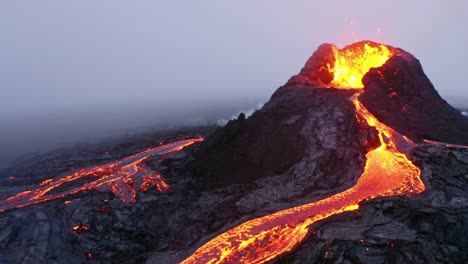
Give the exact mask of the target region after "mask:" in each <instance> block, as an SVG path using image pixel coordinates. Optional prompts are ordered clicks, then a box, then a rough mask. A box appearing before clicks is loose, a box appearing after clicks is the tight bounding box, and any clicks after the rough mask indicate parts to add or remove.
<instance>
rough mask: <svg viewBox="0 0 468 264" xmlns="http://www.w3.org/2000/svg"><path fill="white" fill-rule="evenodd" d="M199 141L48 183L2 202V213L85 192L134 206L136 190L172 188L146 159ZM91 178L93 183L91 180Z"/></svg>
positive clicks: (147, 152)
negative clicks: (111, 195)
mask: <svg viewBox="0 0 468 264" xmlns="http://www.w3.org/2000/svg"><path fill="white" fill-rule="evenodd" d="M200 141H203V138H201V137H199V138H193V139H186V140H180V141H176V142H172V143H169V144H165V145H162V146H158V147H155V148H150V149H147V150H145V151H142V152H140V153H137V154H135V155H132V156H129V157H126V158H124V159H122V160H118V161H115V162H111V163H107V164H103V165H99V166H93V167H89V168H84V169H81V170H78V171H76V172H74V173H71V174H69V175H65V176H62V177H59V178H58V179H48V180H45V181H43V182H42V183H41V184H40V185H39V187H38V188H37V189H34V190H29V191H24V192H21V193H18V194H17V195H15V196H13V197H10V198H7V199H5V200H2V201H0V212H2V211H5V210H10V209H15V208H21V207H25V206H28V205H33V204H38V203H42V202H46V201H50V200H54V199H58V198H62V197H64V196H66V195H72V194H76V193H79V192H81V191H84V190H98V191H112V192H113V193H114V194H115V195H116V196H117V197H118V198H120V199H121V200H122V201H124V202H128V203H133V202H135V201H136V194H137V191H142V192H144V191H146V190H148V189H149V188H150V187H152V186H154V187H156V188H157V189H158V190H159V191H166V190H168V189H169V185H168V184H167V183H166V181H165V179H164V178H163V177H162V176H161V175H160V174H159V173H157V172H154V171H152V170H151V169H149V168H147V167H146V166H145V165H144V161H145V160H146V159H148V158H149V157H151V156H154V155H164V154H168V153H171V152H175V151H179V150H181V149H183V148H185V147H187V146H189V145H192V144H194V143H196V142H200ZM85 179H88V181H86V182H85V183H83V184H82V185H81V186H78V187H74V188H72V189H68V190H63V189H66V188H63V187H64V185H65V184H69V183H77V182H79V181H80V180H85ZM89 179H92V180H91V181H89ZM60 187H62V188H60ZM61 189H62V190H61Z"/></svg>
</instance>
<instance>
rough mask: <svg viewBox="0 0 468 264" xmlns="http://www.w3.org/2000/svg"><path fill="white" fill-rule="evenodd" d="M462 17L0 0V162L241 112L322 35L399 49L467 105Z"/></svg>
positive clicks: (382, 7)
mask: <svg viewBox="0 0 468 264" xmlns="http://www.w3.org/2000/svg"><path fill="white" fill-rule="evenodd" d="M466 25H468V4H466V1H427V0H426V1H422V0H421V1H387V2H380V1H379V2H377V1H352V2H351V1H346V2H345V1H306V0H303V1H279V0H269V1H266V0H262V1H251V0H250V1H247V0H237V1H230V2H227V1H206V0H198V1H155V0H152V1H150V0H147V1H123V0H112V1H111V0H102V1H95V0H80V1H73V2H72V1H60V0H41V1H2V2H1V3H0V38H1V44H0V167H2V166H6V165H7V164H8V163H9V162H11V160H13V159H14V158H15V157H17V156H18V155H21V154H25V153H28V152H33V151H45V150H50V149H53V148H56V147H58V146H64V145H69V144H73V143H75V142H83V141H86V142H91V141H96V140H101V139H105V138H108V137H112V136H118V135H124V134H125V133H129V132H132V133H134V132H138V131H144V130H145V129H164V128H167V127H168V126H177V125H191V124H201V123H207V122H216V121H218V120H220V119H221V120H222V119H227V118H230V117H231V116H232V115H233V114H236V113H238V112H239V111H248V110H251V109H252V108H255V107H257V105H258V104H259V103H263V102H265V101H266V100H268V98H269V96H270V95H271V93H272V92H273V91H274V90H275V89H276V88H277V87H279V86H280V85H282V84H284V83H285V82H286V81H287V80H288V78H289V77H290V76H291V75H293V74H295V73H297V72H298V71H299V70H300V68H301V67H302V66H303V64H304V62H305V61H306V60H307V59H308V57H309V56H310V55H311V54H312V52H313V51H314V50H315V49H316V48H317V46H318V45H320V44H321V43H324V42H332V43H336V44H338V45H340V46H343V45H346V44H348V43H350V42H352V41H354V40H362V39H371V40H376V41H381V42H384V43H387V44H391V45H394V46H398V47H402V48H403V49H405V50H407V51H409V52H411V53H412V54H414V55H415V56H416V57H417V58H419V59H420V61H421V62H422V64H423V67H424V69H425V71H426V74H427V75H428V76H429V78H430V79H431V80H432V82H433V83H434V85H435V87H436V89H437V90H438V91H439V93H440V94H441V95H442V96H443V97H444V98H446V99H447V100H448V101H449V102H450V103H452V104H454V105H455V106H458V107H464V108H468V107H467V105H468V103H466V102H467V101H468V89H466V85H465V78H466V76H467V71H468V70H467V69H468V68H467V67H466V66H465V62H466V61H467V59H468V58H467V55H466V52H465V50H464V48H465V46H466V43H467V38H468V34H467V33H468V29H467V27H466Z"/></svg>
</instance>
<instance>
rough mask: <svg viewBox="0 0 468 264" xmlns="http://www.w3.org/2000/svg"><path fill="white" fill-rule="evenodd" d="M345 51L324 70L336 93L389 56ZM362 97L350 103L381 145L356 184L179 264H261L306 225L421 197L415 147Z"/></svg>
mask: <svg viewBox="0 0 468 264" xmlns="http://www.w3.org/2000/svg"><path fill="white" fill-rule="evenodd" d="M349 47H352V49H351V48H349ZM349 47H348V48H344V49H343V50H337V51H336V52H335V54H334V55H335V60H336V62H337V64H335V65H334V67H329V69H330V72H333V73H334V79H333V81H332V84H333V86H334V87H335V88H336V87H338V88H345V89H350V88H352V89H360V88H362V83H361V79H362V77H363V75H364V74H365V73H366V72H367V71H368V70H369V69H370V68H372V67H380V66H382V65H383V64H384V63H385V62H386V61H387V60H388V59H389V58H390V57H391V55H392V52H391V49H390V48H387V47H386V46H384V45H381V46H379V47H372V46H370V45H368V44H367V43H362V44H361V45H360V46H356V44H353V45H351V46H349ZM369 62H372V63H370V64H369ZM348 67H351V68H348ZM332 70H333V71H332ZM343 76H347V77H346V78H351V79H346V78H344V77H343ZM361 92H362V91H358V92H357V93H356V94H355V95H354V96H352V97H351V98H350V100H351V101H352V102H353V104H354V106H355V107H356V115H359V116H360V117H362V118H363V119H364V120H365V121H366V122H367V123H368V125H369V126H372V127H374V128H375V129H376V130H377V131H378V136H379V140H380V146H379V147H378V148H376V149H373V150H370V151H369V152H368V153H367V154H366V158H367V160H366V164H365V167H364V172H363V174H362V175H361V176H360V178H359V179H358V181H357V183H356V185H354V186H353V187H351V188H350V189H348V190H346V191H343V192H341V193H338V194H335V195H333V196H330V197H327V198H325V199H322V200H319V201H316V202H313V203H309V204H305V205H302V206H297V207H293V208H289V209H286V210H282V211H279V212H276V213H273V214H270V215H266V216H263V217H260V218H256V219H252V220H249V221H247V222H244V223H242V224H240V225H238V226H236V227H234V228H232V229H230V230H228V231H226V232H225V233H222V234H220V235H218V236H216V237H215V238H213V239H211V240H210V241H208V242H207V243H205V244H204V245H203V246H201V247H200V248H198V249H197V250H196V251H195V252H194V253H193V254H192V255H191V256H190V257H188V258H187V259H185V260H184V261H182V263H185V264H187V263H263V262H266V261H269V260H272V259H274V258H276V257H278V256H280V255H282V254H284V253H286V252H288V251H291V250H292V249H293V248H294V247H296V246H297V245H298V244H299V243H300V242H301V241H302V240H304V238H305V237H306V236H307V234H308V233H309V227H310V225H311V224H313V223H315V222H317V221H319V220H322V219H325V218H327V217H330V216H332V215H336V214H339V213H343V212H346V211H353V210H357V209H358V208H359V203H360V202H361V201H364V200H368V199H372V198H376V197H388V196H396V195H406V196H411V195H414V194H417V193H421V192H423V191H424V190H425V186H424V183H423V182H422V181H421V178H420V176H421V171H420V170H419V168H418V167H416V166H415V165H414V164H413V163H412V162H411V161H410V160H409V159H408V157H407V156H406V154H405V152H406V151H407V150H409V149H411V148H412V147H414V143H413V142H412V141H411V140H409V139H408V138H406V137H404V136H402V135H400V134H398V133H397V132H396V131H394V130H393V129H392V128H390V127H388V126H386V125H385V124H383V123H381V122H379V120H378V119H377V118H376V117H374V116H373V115H372V114H371V113H370V112H368V111H367V109H366V108H365V107H364V106H363V105H362V104H361V103H360V102H359V100H358V95H359V94H360V93H361Z"/></svg>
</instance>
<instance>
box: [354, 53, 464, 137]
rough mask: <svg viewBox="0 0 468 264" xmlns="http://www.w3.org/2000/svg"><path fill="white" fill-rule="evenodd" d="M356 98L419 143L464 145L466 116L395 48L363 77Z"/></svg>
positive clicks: (418, 66) (409, 57)
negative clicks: (450, 103)
mask: <svg viewBox="0 0 468 264" xmlns="http://www.w3.org/2000/svg"><path fill="white" fill-rule="evenodd" d="M363 83H364V93H362V94H361V96H360V97H359V100H360V101H361V102H362V103H363V104H364V105H365V106H366V107H367V109H368V110H369V111H370V112H371V113H373V114H374V115H375V116H376V117H377V118H378V119H379V120H380V121H382V122H384V123H385V124H387V125H389V126H390V127H392V128H393V129H395V130H397V131H398V132H400V133H401V134H404V135H406V136H408V137H409V138H411V139H413V140H415V141H418V142H420V141H421V140H423V139H429V140H436V141H442V142H448V143H455V144H468V118H466V117H465V116H463V115H462V114H461V113H460V112H459V111H458V110H456V109H455V108H453V107H452V106H451V105H449V104H448V103H447V102H446V101H445V100H444V99H442V98H441V97H440V95H439V94H438V93H437V91H436V90H435V89H434V86H433V85H432V83H431V81H430V80H429V79H428V78H427V76H426V75H425V74H424V71H423V68H422V66H421V64H420V63H419V61H418V60H417V59H416V58H415V57H413V56H412V55H411V54H409V53H407V52H405V51H403V50H401V49H399V52H398V53H397V55H394V56H393V57H392V58H390V59H389V60H388V61H387V62H386V63H385V64H384V65H383V66H381V67H379V68H374V69H371V70H370V71H369V72H368V73H367V74H366V75H365V76H364V78H363Z"/></svg>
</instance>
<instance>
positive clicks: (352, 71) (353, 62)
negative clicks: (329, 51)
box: [328, 42, 394, 89]
mask: <svg viewBox="0 0 468 264" xmlns="http://www.w3.org/2000/svg"><path fill="white" fill-rule="evenodd" d="M333 53H334V54H333V55H334V58H335V64H334V65H333V67H332V66H330V65H328V71H329V72H330V73H333V80H332V83H331V84H332V85H333V86H335V87H337V88H352V89H361V88H363V87H364V86H363V84H362V77H363V76H364V74H366V73H367V72H368V71H369V69H370V68H376V67H380V66H382V65H383V64H384V63H385V62H386V61H387V60H388V59H389V58H390V57H392V55H393V53H394V51H393V49H392V48H389V47H387V46H385V45H382V44H380V45H376V44H375V43H372V42H365V43H364V44H362V42H360V43H356V44H352V45H349V46H347V47H345V48H343V49H337V48H336V47H333Z"/></svg>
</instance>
